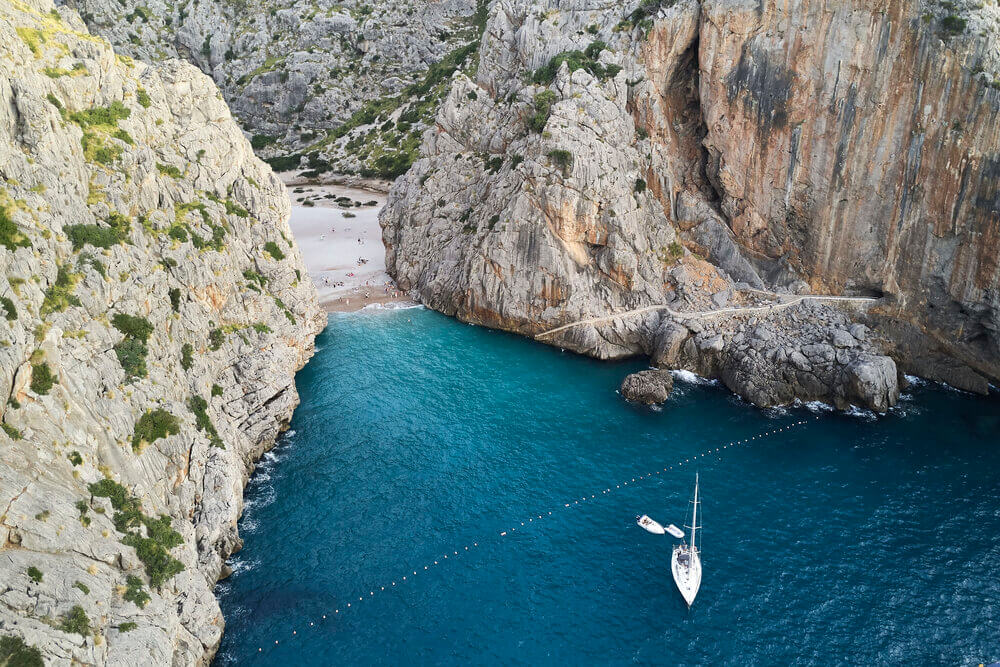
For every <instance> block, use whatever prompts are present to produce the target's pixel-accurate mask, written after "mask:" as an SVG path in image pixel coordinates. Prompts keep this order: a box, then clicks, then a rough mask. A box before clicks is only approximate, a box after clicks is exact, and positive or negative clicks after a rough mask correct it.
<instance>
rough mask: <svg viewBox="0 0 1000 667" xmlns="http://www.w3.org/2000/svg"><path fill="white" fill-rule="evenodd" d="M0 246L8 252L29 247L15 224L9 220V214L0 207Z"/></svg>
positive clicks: (28, 243)
mask: <svg viewBox="0 0 1000 667" xmlns="http://www.w3.org/2000/svg"><path fill="white" fill-rule="evenodd" d="M0 245H2V246H4V247H5V248H7V249H8V250H10V251H14V250H17V249H18V248H30V247H31V241H29V240H28V237H27V236H25V235H24V234H23V233H22V232H21V230H20V228H18V226H17V223H15V222H14V221H13V220H12V219H11V217H10V213H9V212H8V211H7V209H6V208H5V207H3V206H0Z"/></svg>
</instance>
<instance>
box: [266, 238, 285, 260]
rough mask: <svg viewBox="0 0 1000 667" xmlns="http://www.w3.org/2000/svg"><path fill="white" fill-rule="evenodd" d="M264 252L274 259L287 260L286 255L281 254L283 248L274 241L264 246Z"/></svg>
mask: <svg viewBox="0 0 1000 667" xmlns="http://www.w3.org/2000/svg"><path fill="white" fill-rule="evenodd" d="M264 252H266V253H267V254H268V255H270V256H271V257H272V258H273V259H277V260H282V259H284V258H285V253H283V252H281V248H279V247H278V244H277V243H275V242H274V241H268V242H267V243H265V244H264Z"/></svg>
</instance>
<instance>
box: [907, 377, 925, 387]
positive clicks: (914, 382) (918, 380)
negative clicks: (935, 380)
mask: <svg viewBox="0 0 1000 667" xmlns="http://www.w3.org/2000/svg"><path fill="white" fill-rule="evenodd" d="M903 377H905V378H906V381H907V382H909V383H910V385H911V386H913V387H923V386H924V385H926V384H927V380H925V379H923V378H922V377H917V376H916V375H904V376H903Z"/></svg>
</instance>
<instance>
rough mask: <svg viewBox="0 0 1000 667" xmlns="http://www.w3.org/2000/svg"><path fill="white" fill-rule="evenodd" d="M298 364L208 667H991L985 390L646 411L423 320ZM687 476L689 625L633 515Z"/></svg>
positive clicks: (991, 469) (665, 511)
mask: <svg viewBox="0 0 1000 667" xmlns="http://www.w3.org/2000/svg"><path fill="white" fill-rule="evenodd" d="M317 348H318V351H317V354H316V356H315V357H314V358H313V359H312V361H311V362H310V363H309V365H308V366H307V367H306V368H305V369H304V370H303V371H302V372H301V373H300V374H299V376H298V388H299V391H300V393H301V395H302V404H301V406H300V407H299V408H298V410H297V411H296V413H295V416H294V419H293V420H292V427H291V430H290V431H289V432H288V433H286V434H285V435H284V436H283V437H282V439H281V440H280V442H279V445H278V446H277V447H276V448H275V450H274V451H273V452H272V453H271V454H269V455H267V457H266V458H265V460H264V461H262V463H261V465H260V467H259V469H258V472H257V474H256V475H255V476H254V478H253V479H252V480H251V482H250V485H249V486H248V488H247V495H246V497H247V508H246V512H245V515H244V517H243V519H242V521H241V523H240V533H241V535H242V536H243V539H244V540H245V547H244V549H243V551H242V552H240V553H239V554H237V555H236V556H234V557H233V559H232V561H231V562H232V565H233V567H234V568H235V573H234V574H233V575H232V576H231V577H230V578H229V579H227V580H226V581H224V582H221V583H220V584H219V587H218V593H219V596H220V598H221V601H222V608H223V611H224V613H225V617H226V632H225V636H224V639H223V643H222V648H221V649H220V652H219V655H218V658H217V660H216V664H218V665H235V664H239V665H252V664H270V665H279V664H280V665H340V664H379V665H401V664H416V665H440V664H447V665H468V664H475V665H491V664H522V665H529V664H530V665H538V664H541V665H547V664H552V665H555V664H560V665H561V664H599V665H605V664H613V665H620V664H631V663H637V664H677V663H684V664H698V663H700V664H717V663H727V664H739V665H743V664H811V663H819V664H830V663H852V664H859V663H860V664H874V663H893V664H904V663H905V664H913V665H925V664H978V663H980V662H990V661H995V660H1000V397H998V396H997V394H996V393H994V394H993V396H992V397H988V398H983V397H977V396H970V395H967V394H962V393H959V392H956V391H952V390H949V389H945V388H941V387H938V386H935V385H929V384H922V385H919V386H915V387H913V388H911V389H910V390H909V391H908V392H907V394H906V395H905V397H904V399H903V400H902V402H901V405H900V406H899V407H898V408H897V409H895V410H893V411H892V413H891V414H889V415H886V416H882V417H879V418H875V417H874V416H872V415H865V414H863V413H858V414H853V415H848V414H843V413H834V412H829V411H824V410H818V409H816V408H813V409H810V408H809V407H801V408H796V409H789V410H775V411H762V410H759V409H756V408H754V407H752V406H750V405H747V404H746V403H743V402H742V401H740V400H739V399H737V398H734V397H733V396H732V395H731V394H730V393H729V392H728V391H727V390H726V389H725V388H723V387H719V386H714V385H711V384H708V383H704V382H697V381H688V382H684V381H680V382H678V383H677V386H676V389H675V392H674V395H673V397H672V398H671V400H670V401H669V402H668V403H667V404H666V405H665V406H663V408H662V409H650V408H645V407H638V406H634V405H630V404H627V403H625V402H624V401H622V400H621V398H620V397H619V396H618V395H617V394H616V389H617V387H618V384H619V383H620V381H621V379H622V377H623V376H624V375H625V374H627V373H629V372H631V371H634V370H637V369H640V368H642V367H643V366H644V363H643V362H642V361H634V362H627V363H607V362H598V361H594V360H591V359H586V358H583V357H580V356H576V355H573V354H570V353H567V352H561V351H560V350H558V349H556V348H551V347H547V346H543V345H541V344H537V343H534V342H532V341H529V340H525V339H523V338H519V337H516V336H512V335H508V334H504V333H499V332H495V331H489V330H486V329H482V328H478V327H473V326H468V325H464V324H461V323H459V322H456V321H455V320H452V319H449V318H446V317H444V316H442V315H439V314H437V313H434V312H431V311H427V310H423V309H409V310H399V311H394V312H375V313H371V312H362V313H355V314H346V315H333V316H331V318H330V322H329V326H328V327H327V329H326V331H325V332H324V333H323V334H322V335H321V336H320V337H319V338H318V340H317ZM800 421H805V422H806V423H805V424H797V422H800ZM779 429H781V430H779ZM767 432H772V434H771V435H767V436H763V437H759V438H754V437H753V436H757V435H758V434H762V433H767ZM748 438H749V439H750V440H749V442H747V443H744V444H738V445H733V446H732V447H729V446H728V445H729V443H730V442H737V441H740V440H744V439H748ZM724 446H725V448H723V447H724ZM717 447H718V448H720V452H719V453H718V454H716V453H715V451H714V450H715V448H717ZM707 450H712V452H711V454H710V455H707V456H703V457H701V456H699V457H698V458H697V460H694V459H693V458H692V457H695V456H696V455H698V454H701V453H704V452H706V451H707ZM685 459H687V460H688V462H687V463H684V465H683V466H678V465H677V464H678V463H680V462H683V461H685ZM663 468H667V471H666V472H663V470H662V469H663ZM657 470H659V471H660V474H655V471H657ZM695 470H697V471H699V472H700V476H701V493H702V500H703V505H702V516H703V525H704V529H703V532H702V539H701V547H702V562H703V568H704V578H703V583H702V587H701V591H700V593H699V595H698V598H697V600H696V601H695V603H694V606H693V607H692V609H691V610H690V611H688V610H687V609H686V608H685V605H684V602H683V600H682V599H681V597H680V595H679V594H678V592H677V590H676V589H675V587H674V584H673V581H672V580H671V578H670V573H669V559H670V549H671V546H672V543H673V540H672V538H669V537H665V536H655V535H651V534H649V533H647V532H645V531H644V530H642V529H641V528H639V527H638V526H636V524H635V516H636V515H637V514H642V513H648V514H649V515H651V516H652V517H653V518H654V519H657V520H659V521H661V522H664V523H668V522H673V523H677V524H678V525H680V524H683V523H684V522H685V516H686V514H687V512H688V508H689V503H688V501H689V498H690V495H691V492H692V490H693V483H694V473H695ZM650 473H653V474H651V475H650ZM646 475H650V476H648V477H645V476H646ZM633 479H635V480H636V481H634V482H633V481H631V480H633ZM625 482H628V484H627V485H625V484H624V483H625ZM602 492H603V493H602ZM591 496H593V497H591ZM567 504H569V507H566V505H567ZM549 512H551V514H549ZM539 516H541V517H542V518H541V519H539V518H537V517H539ZM529 518H530V519H531V521H529ZM522 522H524V523H525V526H524V527H522V526H521V525H520V524H521V523H522ZM512 528H513V529H515V530H513V531H512V530H511V529H512ZM502 531H507V535H506V536H503V537H501V536H500V533H501V532H502ZM466 547H469V549H468V550H466ZM455 552H458V554H457V555H456V554H455ZM445 555H447V556H448V558H447V559H445V558H444V556H445ZM435 561H437V564H436V565H435V564H434V563H435ZM425 567H426V569H425ZM414 571H416V572H417V574H415V575H414V574H413V572H414ZM404 576H405V577H406V580H405V581H403V577H404ZM393 582H395V586H393ZM383 587H385V590H384V591H383V590H382V588H383ZM359 597H360V598H361V600H359ZM348 603H350V604H351V606H350V607H348V606H347V605H348ZM336 610H339V611H336ZM324 615H325V616H326V618H325V620H324V619H323V616H324ZM275 642H277V644H276V643H275ZM261 649H262V650H261Z"/></svg>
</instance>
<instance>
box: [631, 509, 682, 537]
mask: <svg viewBox="0 0 1000 667" xmlns="http://www.w3.org/2000/svg"><path fill="white" fill-rule="evenodd" d="M636 523H637V524H639V525H640V526H641V527H643V528H645V529H646V530H648V531H649V532H651V533H652V534H653V535H665V534H666V533H667V530H666V529H665V528H664V527H663V526H661V525H660V524H658V523H657V522H655V521H653V520H652V519H650V518H649V517H648V516H646V515H645V514H643V515H642V516H640V517H636ZM670 527H671V528H676V526H674V525H672V524H671V526H670ZM672 534H673V533H671V535H672Z"/></svg>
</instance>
